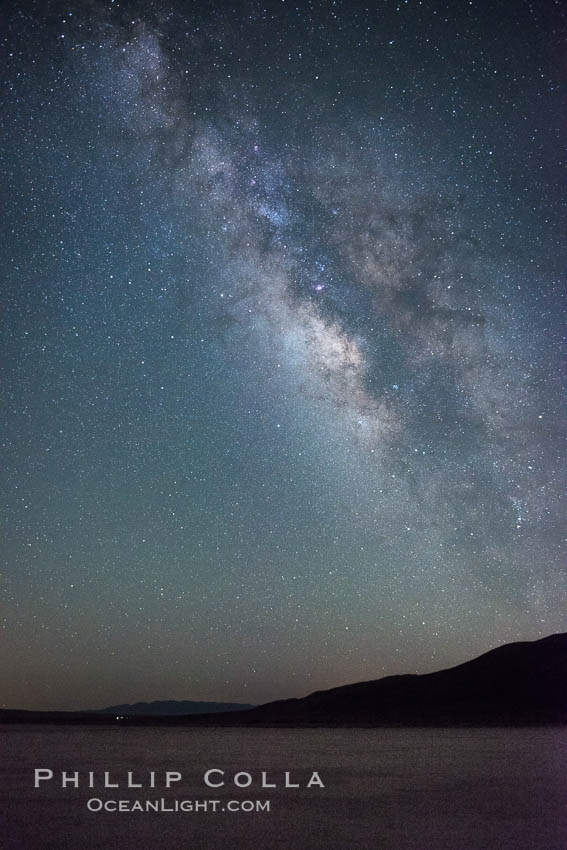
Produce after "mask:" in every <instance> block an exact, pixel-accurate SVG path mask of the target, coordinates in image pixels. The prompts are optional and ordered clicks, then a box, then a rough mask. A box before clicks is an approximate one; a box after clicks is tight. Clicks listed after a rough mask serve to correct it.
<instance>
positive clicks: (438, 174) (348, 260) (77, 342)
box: [0, 0, 567, 709]
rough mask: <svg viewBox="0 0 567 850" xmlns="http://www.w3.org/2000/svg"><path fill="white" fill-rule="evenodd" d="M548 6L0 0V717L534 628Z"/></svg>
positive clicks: (547, 566)
mask: <svg viewBox="0 0 567 850" xmlns="http://www.w3.org/2000/svg"><path fill="white" fill-rule="evenodd" d="M488 5H490V4H488ZM565 31H566V28H565V12H564V10H563V9H562V8H561V5H560V4H559V3H555V2H544V3H541V4H533V3H530V2H526V0H520V2H514V3H512V2H506V3H504V4H501V5H500V6H498V8H496V7H494V8H488V7H487V4H483V3H480V2H477V0H470V2H468V0H467V2H463V0H459V2H457V3H444V2H442V0H438V2H435V0H422V2H419V0H407V2H399V3H398V2H390V0H386V1H385V2H380V3H376V4H368V7H365V6H364V5H363V4H358V3H347V2H341V0H336V2H311V3H301V4H299V5H296V4H294V3H291V2H288V0H284V2H277V3H276V2H268V3H264V4H260V3H256V2H251V3H246V4H235V5H234V6H231V5H227V4H224V3H222V4H199V3H182V2H169V3H167V4H165V5H163V4H161V3H160V4H157V3H156V4H154V3H151V2H144V3H118V2H105V3H102V2H101V3H93V4H88V5H87V4H82V3H79V2H71V3H60V2H49V3H46V2H28V3H25V4H11V5H10V4H9V6H8V24H7V26H6V28H5V34H4V38H3V52H4V58H5V69H6V72H5V74H4V87H3V107H2V113H1V116H0V118H1V122H2V129H3V136H4V144H3V147H2V153H1V154H0V157H1V164H2V174H3V178H4V184H5V193H4V194H5V198H6V202H5V212H4V216H3V224H2V233H1V240H2V256H3V258H4V261H3V273H2V277H3V283H2V286H1V307H2V312H1V316H2V325H3V334H2V340H3V341H2V346H3V350H2V357H1V372H2V378H1V387H2V390H1V391H2V403H1V405H0V410H1V419H2V434H3V438H2V449H3V458H4V460H3V467H4V470H5V487H4V495H3V499H2V503H3V539H4V544H3V558H2V560H3V564H2V568H1V584H0V587H1V589H2V594H3V596H4V600H5V606H4V619H3V636H4V640H3V645H4V649H3V651H2V652H3V655H2V671H3V672H2V681H3V693H4V697H3V700H2V702H3V704H4V705H5V706H6V707H19V708H42V709H77V708H97V707H102V706H104V705H109V704H113V703H122V702H134V701H137V700H152V699H201V700H217V701H221V700H225V701H237V700H241V701H246V702H262V701H267V700H271V699H277V698H282V697H288V696H301V695H304V694H305V693H308V692H310V691H312V690H315V689H319V688H325V687H332V686H334V685H340V684H343V683H346V682H352V681H357V680H362V679H371V678H378V677H379V676H382V675H387V674H391V673H402V672H426V671H430V670H434V669H438V668H440V667H443V666H449V665H451V664H455V663H458V662H460V661H463V660H466V659H467V658H469V657H471V656H473V655H474V654H478V653H480V652H483V651H485V650H488V649H489V648H491V647H493V646H495V645H497V644H499V643H502V642H506V641H512V640H531V639H536V638H537V637H539V636H543V635H546V634H549V633H551V632H554V631H564V630H565V629H566V627H567V618H566V615H565V611H566V610H567V575H566V572H565V567H564V561H563V560H562V554H564V541H565V529H564V522H563V518H562V511H561V507H562V495H563V493H564V488H565V475H564V468H565V465H564V455H563V449H564V444H565V425H566V423H565V412H564V411H565V408H564V396H563V389H564V384H565V371H564V361H563V360H562V358H561V345H562V340H563V338H564V312H563V300H562V298H563V292H564V288H565V260H566V253H567V252H566V249H565V240H564V233H563V232H562V225H563V221H564V214H565V202H564V194H563V192H562V189H563V187H564V178H565V168H564V160H563V159H562V157H563V155H564V149H565V127H564V122H563V121H562V118H561V116H562V114H563V110H564V108H565V82H566V81H565V72H564V68H563V67H562V64H561V62H560V60H559V57H560V55H561V51H562V49H564V42H565Z"/></svg>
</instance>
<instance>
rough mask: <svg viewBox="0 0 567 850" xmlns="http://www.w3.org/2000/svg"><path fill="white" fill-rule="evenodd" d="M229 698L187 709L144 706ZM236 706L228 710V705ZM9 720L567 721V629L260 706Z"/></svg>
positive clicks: (31, 715)
mask: <svg viewBox="0 0 567 850" xmlns="http://www.w3.org/2000/svg"><path fill="white" fill-rule="evenodd" d="M148 705H149V706H152V707H153V706H170V707H171V706H172V705H173V706H175V705H177V706H183V705H189V706H192V707H194V706H198V705H201V706H202V705H206V706H211V705H213V706H214V705H223V706H225V708H224V710H223V711H222V712H219V709H218V708H217V709H214V710H213V712H214V713H211V710H210V709H209V708H207V709H202V708H200V709H199V712H200V713H198V714H195V713H193V708H191V709H190V710H189V711H188V712H186V713H184V714H179V713H178V712H177V711H171V710H170V711H168V713H167V714H165V713H161V714H156V713H155V711H154V710H153V708H152V710H151V711H147V710H142V711H140V710H139V709H137V707H139V706H146V707H147V706H148ZM227 705H228V706H232V708H229V709H228V710H227V709H226V706H227ZM0 722H5V723H10V722H12V723H25V722H32V723H33V722H38V723H116V722H119V723H127V724H132V725H134V724H136V725H154V724H164V725H166V724H167V725H178V724H186V725H200V726H262V727H263V726H291V727H293V726H493V725H502V726H526V725H542V724H567V634H556V635H551V636H550V637H546V638H543V639H541V640H537V641H533V642H529V643H528V642H524V643H511V644H505V645H504V646H500V647H498V648H497V649H493V650H491V651H490V652H487V653H485V654H484V655H481V656H480V657H478V658H475V659H474V660H472V661H467V662H465V663H464V664H459V665H458V666H457V667H451V668H450V669H448V670H440V671H438V672H436V673H427V674H423V675H405V676H387V677H386V678H383V679H376V680H373V681H370V682H359V683H357V684H354V685H344V686H343V687H339V688H331V690H327V691H316V692H315V693H313V694H310V695H309V696H307V697H304V698H303V699H287V700H279V701H277V702H270V703H266V704H265V705H260V706H257V707H255V708H246V709H245V710H243V709H242V707H237V706H235V705H234V704H231V703H216V704H215V703H191V702H189V703H171V702H165V703H159V702H158V703H150V704H148V703H136V704H135V705H133V706H129V705H123V706H112V707H110V708H108V709H105V710H104V711H102V712H35V711H16V710H11V711H9V710H3V711H0Z"/></svg>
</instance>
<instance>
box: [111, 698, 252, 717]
mask: <svg viewBox="0 0 567 850" xmlns="http://www.w3.org/2000/svg"><path fill="white" fill-rule="evenodd" d="M249 708H254V706H253V705H248V704H247V703H241V702H194V701H192V700H156V701H155V702H135V703H133V704H132V705H130V704H129V703H126V704H124V705H111V706H110V707H109V708H103V709H101V711H100V712H97V713H101V714H129V715H132V714H154V715H155V714H157V715H159V716H160V717H161V716H164V715H175V714H184V715H187V714H213V713H215V714H219V713H222V712H224V711H247V710H248V709H249Z"/></svg>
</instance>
